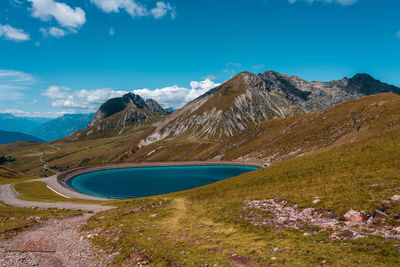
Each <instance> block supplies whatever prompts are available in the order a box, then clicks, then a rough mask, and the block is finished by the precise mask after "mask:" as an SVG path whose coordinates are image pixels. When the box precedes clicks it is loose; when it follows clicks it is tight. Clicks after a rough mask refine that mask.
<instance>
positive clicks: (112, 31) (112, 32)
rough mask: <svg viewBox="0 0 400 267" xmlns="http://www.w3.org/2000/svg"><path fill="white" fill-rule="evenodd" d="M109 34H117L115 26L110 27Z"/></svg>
mask: <svg viewBox="0 0 400 267" xmlns="http://www.w3.org/2000/svg"><path fill="white" fill-rule="evenodd" d="M109 34H110V35H111V36H114V35H115V29H114V28H110V32H109Z"/></svg>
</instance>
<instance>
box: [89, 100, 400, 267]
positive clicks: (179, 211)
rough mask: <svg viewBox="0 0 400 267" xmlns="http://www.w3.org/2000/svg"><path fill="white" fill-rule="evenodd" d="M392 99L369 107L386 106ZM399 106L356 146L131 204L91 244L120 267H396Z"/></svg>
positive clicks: (107, 220)
mask: <svg viewBox="0 0 400 267" xmlns="http://www.w3.org/2000/svg"><path fill="white" fill-rule="evenodd" d="M388 95H389V94H386V95H380V96H371V97H368V98H367V100H364V102H370V103H371V105H373V104H374V103H375V104H376V105H379V103H381V102H380V101H390V100H389V99H390V98H389V97H388ZM399 98H400V97H399V96H396V102H397V109H394V111H395V114H390V113H388V114H386V113H385V112H383V113H378V114H377V116H379V119H377V120H375V121H374V122H372V121H368V122H365V123H364V126H365V130H364V132H362V131H360V132H356V131H355V130H354V131H353V132H352V134H351V135H350V136H349V137H351V138H350V139H351V140H347V141H346V140H344V142H341V141H340V142H338V143H337V144H336V145H333V146H330V147H329V148H327V149H325V150H320V151H318V152H313V153H311V154H308V155H304V156H303V157H301V158H295V159H289V160H283V161H281V162H277V163H274V164H273V165H272V166H271V167H268V168H264V169H261V170H258V171H254V172H251V173H247V174H243V175H240V176H238V177H234V178H231V179H227V180H224V181H221V182H217V183H214V184H211V185H207V186H203V187H200V188H195V189H192V190H187V191H183V192H177V193H173V194H169V195H162V196H154V197H149V198H144V199H135V200H131V201H126V204H125V206H124V207H121V208H119V209H116V210H111V211H107V212H103V213H101V214H98V215H96V216H94V217H92V218H91V219H90V221H89V223H88V224H87V225H86V226H84V231H85V232H84V233H83V235H84V236H95V237H90V239H91V240H92V242H93V244H94V245H95V247H96V248H97V249H98V250H99V253H104V255H116V256H115V257H114V259H113V264H115V265H136V264H139V263H143V262H146V263H148V264H150V265H154V266H183V265H187V266H200V265H201V266H214V265H215V266H269V265H287V266H398V265H399V264H400V257H399V250H398V247H399V245H400V243H399V240H400V235H399V230H398V226H399V225H400V220H399V216H398V214H399V210H400V202H399V201H398V197H396V195H398V194H399V192H398V190H399V188H400V180H399V177H400V171H399V168H398V163H399V162H400V153H399V142H398V141H399V140H400V129H399V120H398V118H399V110H400V109H398V107H399V105H398V104H399ZM357 101H359V100H356V101H353V102H352V103H351V104H352V105H355V104H357ZM374 101H376V102H374ZM364 104H366V103H364ZM386 104H387V103H381V105H382V106H385V105H386ZM344 105H345V104H344ZM352 105H348V106H349V107H350V106H352ZM367 107H368V106H367ZM328 116H329V115H328ZM302 117H303V115H302V116H301V117H300V118H302ZM393 117H397V121H396V120H392V119H391V118H393ZM327 119H328V118H327ZM387 119H389V120H388V121H387ZM369 122H371V123H372V124H375V123H378V124H380V125H381V126H386V129H383V130H382V131H380V130H379V129H377V128H374V127H368V125H370V124H369ZM372 128H374V129H375V130H374V131H370V130H372ZM328 129H329V128H328ZM305 133H306V132H304V133H303V134H305ZM300 135H301V134H300ZM367 135H368V138H366V136H367ZM316 138H317V137H316ZM345 139H346V138H345ZM293 141H294V140H293V139H289V140H287V144H288V145H290V143H291V142H293ZM116 218H118V219H116ZM117 252H118V253H117ZM115 253H116V254H115Z"/></svg>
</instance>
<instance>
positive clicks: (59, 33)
mask: <svg viewBox="0 0 400 267" xmlns="http://www.w3.org/2000/svg"><path fill="white" fill-rule="evenodd" d="M39 30H40V32H41V33H43V35H44V36H48V35H50V36H53V37H55V38H61V37H63V36H64V35H66V34H67V32H66V31H65V30H63V29H60V28H57V27H50V28H48V29H45V28H40V29H39Z"/></svg>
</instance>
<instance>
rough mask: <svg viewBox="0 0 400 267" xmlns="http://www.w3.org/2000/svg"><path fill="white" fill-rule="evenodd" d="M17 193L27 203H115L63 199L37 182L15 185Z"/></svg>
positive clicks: (42, 183) (44, 184) (110, 202)
mask: <svg viewBox="0 0 400 267" xmlns="http://www.w3.org/2000/svg"><path fill="white" fill-rule="evenodd" d="M14 189H15V191H17V192H18V193H20V195H19V198H20V199H23V200H27V201H42V202H72V203H87V204H102V205H104V204H105V205H107V204H112V202H113V201H107V200H105V201H96V200H84V199H74V198H65V197H62V196H60V195H58V194H56V193H54V192H53V191H51V190H50V189H48V188H47V187H46V183H44V182H40V181H35V182H25V183H18V184H15V185H14Z"/></svg>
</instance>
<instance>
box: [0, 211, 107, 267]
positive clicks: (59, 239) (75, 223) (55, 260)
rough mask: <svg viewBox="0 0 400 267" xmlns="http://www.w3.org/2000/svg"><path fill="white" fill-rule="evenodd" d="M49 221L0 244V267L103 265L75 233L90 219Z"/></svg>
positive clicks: (87, 242) (80, 217)
mask: <svg viewBox="0 0 400 267" xmlns="http://www.w3.org/2000/svg"><path fill="white" fill-rule="evenodd" d="M90 216H91V215H89V214H86V215H83V216H75V217H72V218H67V219H50V220H48V221H46V222H43V223H41V224H40V225H38V226H36V227H34V228H33V229H31V230H28V231H26V232H24V233H22V234H21V235H20V236H18V237H17V238H15V239H13V240H11V241H4V242H1V243H0V266H102V265H103V264H102V262H106V260H107V258H97V257H98V256H96V255H95V254H94V251H93V250H92V249H91V247H90V243H89V241H88V240H87V239H85V238H83V236H81V235H80V234H79V233H78V229H79V228H80V226H81V225H82V224H83V223H84V222H85V221H86V220H87V219H88V218H89V217H90Z"/></svg>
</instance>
